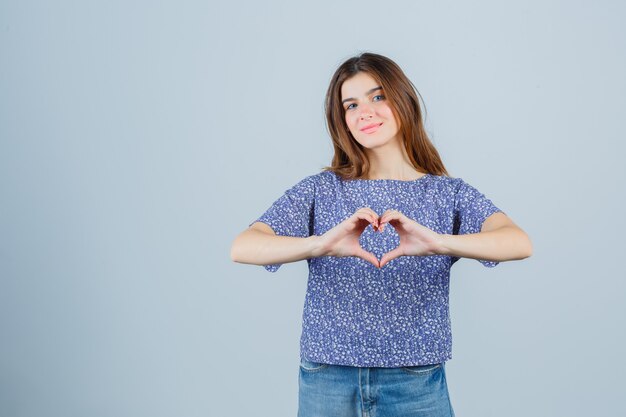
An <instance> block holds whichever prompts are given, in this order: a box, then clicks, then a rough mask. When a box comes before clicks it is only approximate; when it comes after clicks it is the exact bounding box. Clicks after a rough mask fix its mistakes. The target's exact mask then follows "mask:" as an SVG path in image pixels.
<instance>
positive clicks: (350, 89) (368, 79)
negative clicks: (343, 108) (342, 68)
mask: <svg viewBox="0 0 626 417" xmlns="http://www.w3.org/2000/svg"><path fill="white" fill-rule="evenodd" d="M377 87H381V85H380V83H379V82H378V81H376V79H375V78H374V77H372V76H371V75H370V74H368V73H366V72H359V73H358V74H356V75H354V76H352V77H350V78H348V79H347V80H345V81H344V82H343V84H342V85H341V96H342V99H345V98H348V97H356V96H359V97H360V96H363V95H368V94H371V93H372V92H373V89H375V88H377Z"/></svg>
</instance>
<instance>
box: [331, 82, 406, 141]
mask: <svg viewBox="0 0 626 417" xmlns="http://www.w3.org/2000/svg"><path fill="white" fill-rule="evenodd" d="M341 101H342V106H343V109H344V115H345V119H346V124H347V125H348V129H350V132H351V133H352V136H354V138H355V139H356V141H357V142H359V143H360V144H361V145H362V146H363V147H365V148H368V149H373V148H378V147H380V146H384V145H386V144H387V143H389V142H392V141H394V140H398V141H399V139H400V135H399V133H398V132H399V130H400V127H399V124H398V123H397V121H396V118H395V117H394V114H393V111H392V110H391V107H389V104H388V101H387V98H386V97H385V92H384V91H383V90H382V87H381V85H380V84H379V83H378V82H377V81H376V80H374V78H372V77H371V76H370V75H369V74H368V73H366V72H359V73H357V74H356V75H354V76H352V77H351V78H348V79H347V80H346V81H344V83H343V85H342V86H341ZM372 126H373V127H372Z"/></svg>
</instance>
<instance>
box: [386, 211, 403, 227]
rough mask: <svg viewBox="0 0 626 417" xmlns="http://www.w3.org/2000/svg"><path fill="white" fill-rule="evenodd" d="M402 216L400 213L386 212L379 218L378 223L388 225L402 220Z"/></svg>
mask: <svg viewBox="0 0 626 417" xmlns="http://www.w3.org/2000/svg"><path fill="white" fill-rule="evenodd" d="M403 218H404V214H402V213H400V212H399V211H397V210H388V211H386V212H385V213H384V214H383V215H382V216H381V218H380V223H381V224H385V223H389V222H391V221H392V220H400V221H401V220H403Z"/></svg>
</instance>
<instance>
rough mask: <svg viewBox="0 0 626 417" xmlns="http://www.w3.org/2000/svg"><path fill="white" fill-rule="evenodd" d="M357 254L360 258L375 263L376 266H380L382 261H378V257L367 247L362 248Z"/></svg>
mask: <svg viewBox="0 0 626 417" xmlns="http://www.w3.org/2000/svg"><path fill="white" fill-rule="evenodd" d="M356 256H358V257H359V258H361V259H363V260H366V261H368V262H370V263H371V264H373V265H374V266H375V267H376V268H380V263H379V262H378V258H377V257H376V255H374V254H373V253H372V252H368V251H366V250H365V249H363V248H361V249H359V250H358V251H357V253H356Z"/></svg>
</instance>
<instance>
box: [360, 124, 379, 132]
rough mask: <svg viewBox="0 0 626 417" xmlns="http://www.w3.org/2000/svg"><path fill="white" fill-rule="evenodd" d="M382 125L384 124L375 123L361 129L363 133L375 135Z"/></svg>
mask: <svg viewBox="0 0 626 417" xmlns="http://www.w3.org/2000/svg"><path fill="white" fill-rule="evenodd" d="M381 125H382V123H373V124H370V125H367V126H365V127H363V128H361V132H363V133H374V132H376V131H377V130H378V128H379V127H380V126H381Z"/></svg>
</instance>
